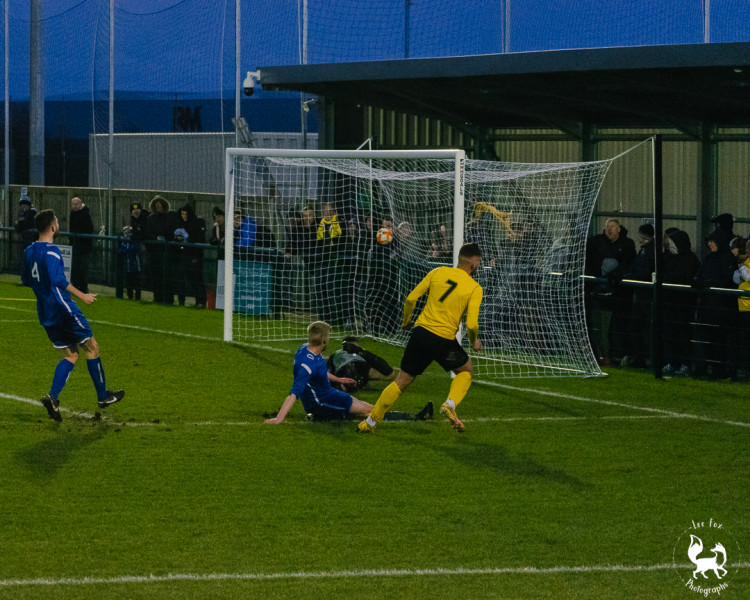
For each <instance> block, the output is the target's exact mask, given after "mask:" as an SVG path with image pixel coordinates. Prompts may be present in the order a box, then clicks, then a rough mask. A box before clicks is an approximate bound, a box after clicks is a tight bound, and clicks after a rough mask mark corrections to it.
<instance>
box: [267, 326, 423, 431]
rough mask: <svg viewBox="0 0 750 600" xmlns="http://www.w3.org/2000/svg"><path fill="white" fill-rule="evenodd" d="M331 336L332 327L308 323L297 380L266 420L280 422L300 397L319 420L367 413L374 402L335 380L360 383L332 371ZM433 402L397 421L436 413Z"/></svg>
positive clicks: (296, 363) (297, 358)
mask: <svg viewBox="0 0 750 600" xmlns="http://www.w3.org/2000/svg"><path fill="white" fill-rule="evenodd" d="M330 337H331V326H330V325H329V324H328V323H325V322H323V321H315V322H313V323H310V325H308V326H307V338H308V342H307V343H306V344H302V346H300V349H299V350H297V354H296V355H295V357H294V368H293V373H294V383H293V384H292V389H291V391H290V392H289V395H288V396H287V397H286V399H285V400H284V403H283V404H282V405H281V408H280V409H279V412H278V414H277V415H276V417H274V418H272V419H266V423H267V424H268V425H278V424H279V423H281V422H282V421H283V420H284V419H285V418H286V415H287V414H288V413H289V411H290V410H291V408H292V406H294V403H295V402H296V401H297V398H299V399H300V400H302V406H303V407H304V408H305V412H306V413H307V414H309V415H312V417H313V419H315V420H316V421H332V420H339V419H346V418H348V417H349V416H350V415H352V416H357V417H360V416H366V415H368V414H370V411H371V410H372V404H369V403H368V402H363V401H362V400H358V399H357V398H355V397H354V396H352V395H351V394H347V393H346V392H342V391H340V390H337V389H335V388H333V387H332V386H331V382H332V381H333V382H334V383H340V384H344V385H350V384H356V381H355V380H354V379H352V378H351V377H337V376H336V375H334V374H333V373H330V372H329V371H328V368H327V365H326V361H325V359H324V358H323V356H322V355H323V352H324V351H325V349H326V347H327V346H328V340H329V339H330ZM431 409H432V405H431V404H428V405H427V406H425V408H423V409H422V411H420V412H419V413H418V414H417V415H411V414H407V413H394V414H393V415H392V417H391V418H392V419H394V420H424V419H427V418H430V417H431V416H432V410H431Z"/></svg>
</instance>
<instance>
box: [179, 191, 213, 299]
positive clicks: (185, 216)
mask: <svg viewBox="0 0 750 600" xmlns="http://www.w3.org/2000/svg"><path fill="white" fill-rule="evenodd" d="M178 214H179V220H178V221H177V228H176V229H175V230H174V232H173V234H172V235H173V237H174V241H175V242H179V245H177V246H175V247H174V251H175V254H174V257H175V264H174V271H173V273H174V274H175V279H174V284H175V285H174V291H175V292H176V293H177V300H178V301H179V304H180V306H184V305H185V296H188V295H192V296H194V297H195V306H196V308H206V288H205V286H204V285H203V250H202V249H201V248H196V247H195V246H192V244H205V243H206V222H205V221H204V220H203V219H201V218H200V217H198V216H196V214H195V210H193V207H192V206H190V205H189V204H186V205H185V206H183V207H181V208H180V211H179V213H178Z"/></svg>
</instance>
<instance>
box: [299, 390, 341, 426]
mask: <svg viewBox="0 0 750 600" xmlns="http://www.w3.org/2000/svg"><path fill="white" fill-rule="evenodd" d="M303 400H304V401H303V403H302V404H303V406H304V407H305V412H307V413H308V414H311V415H312V416H313V418H314V419H315V420H316V421H337V420H341V419H346V418H347V417H349V411H350V410H351V408H352V397H351V394H347V393H346V392H342V391H341V390H337V389H333V388H331V391H330V393H329V394H326V396H325V397H323V398H318V402H315V400H314V399H312V398H304V399H303Z"/></svg>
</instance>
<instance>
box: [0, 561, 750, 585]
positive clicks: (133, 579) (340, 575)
mask: <svg viewBox="0 0 750 600" xmlns="http://www.w3.org/2000/svg"><path fill="white" fill-rule="evenodd" d="M729 566H730V567H731V568H734V569H747V568H748V567H750V563H737V564H733V565H729ZM675 567H677V568H680V569H683V568H684V569H692V568H693V567H694V565H687V564H685V565H674V564H671V563H665V564H659V565H592V566H570V567H566V566H558V567H546V568H545V567H504V568H503V567H497V568H486V569H468V568H454V569H439V568H438V569H377V570H370V569H363V570H359V571H356V570H345V571H297V572H292V573H168V574H166V575H123V576H121V577H79V578H76V577H62V578H58V579H52V578H36V579H0V587H22V586H35V585H38V586H60V585H75V586H83V585H111V584H120V583H159V582H177V581H231V580H235V581H237V580H244V581H271V580H279V579H351V578H354V577H445V576H463V575H473V576H476V575H553V574H557V573H632V572H648V571H666V570H670V569H674V568H675Z"/></svg>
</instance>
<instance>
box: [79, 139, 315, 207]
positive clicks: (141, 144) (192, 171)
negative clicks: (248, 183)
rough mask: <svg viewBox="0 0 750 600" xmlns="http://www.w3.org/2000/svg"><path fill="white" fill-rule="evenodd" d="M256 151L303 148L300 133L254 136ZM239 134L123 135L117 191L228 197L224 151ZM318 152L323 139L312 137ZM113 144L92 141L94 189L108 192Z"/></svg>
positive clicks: (117, 154)
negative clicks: (151, 191) (226, 192)
mask: <svg viewBox="0 0 750 600" xmlns="http://www.w3.org/2000/svg"><path fill="white" fill-rule="evenodd" d="M252 145H253V146H254V147H256V148H289V149H297V148H302V146H303V139H302V134H300V133H276V132H269V133H265V132H264V133H253V134H252ZM231 146H235V136H234V133H224V134H222V133H154V134H138V133H134V134H129V133H118V134H115V136H114V152H113V154H114V166H113V169H112V187H113V188H116V189H131V190H162V191H165V192H201V193H212V194H223V193H224V151H225V149H226V148H228V147H231ZM307 147H308V148H312V149H314V148H317V147H318V134H317V133H309V134H307ZM108 153H109V141H108V137H107V136H106V135H92V136H89V186H90V187H105V188H106V187H107V184H108V182H107V161H108Z"/></svg>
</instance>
